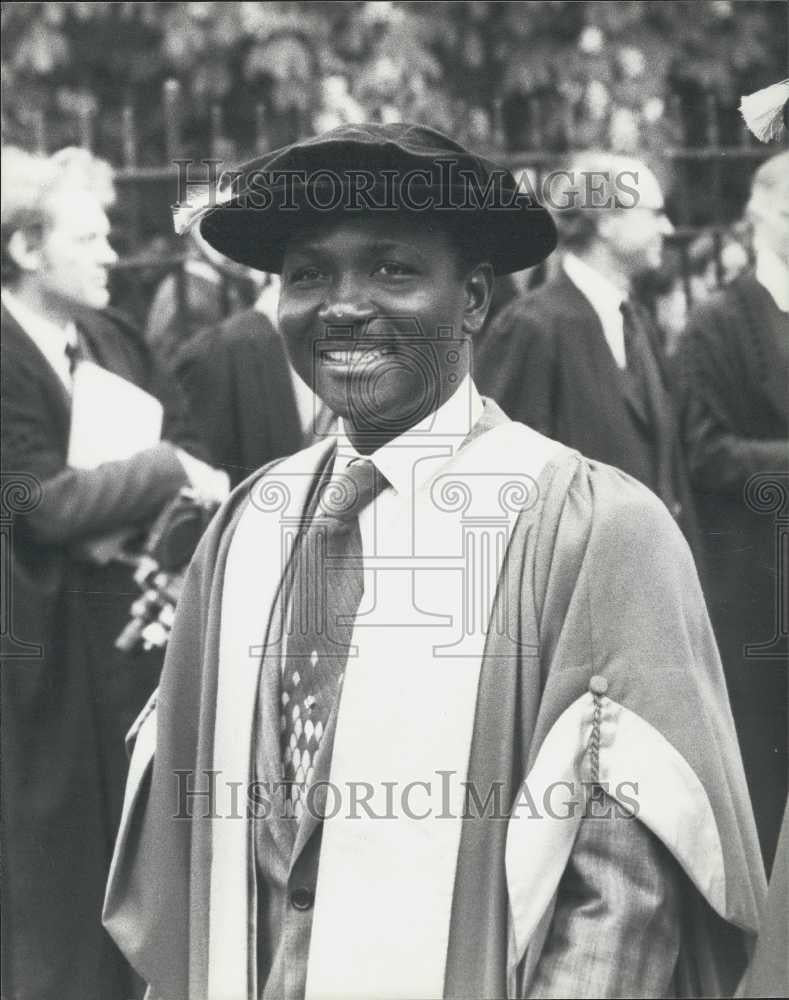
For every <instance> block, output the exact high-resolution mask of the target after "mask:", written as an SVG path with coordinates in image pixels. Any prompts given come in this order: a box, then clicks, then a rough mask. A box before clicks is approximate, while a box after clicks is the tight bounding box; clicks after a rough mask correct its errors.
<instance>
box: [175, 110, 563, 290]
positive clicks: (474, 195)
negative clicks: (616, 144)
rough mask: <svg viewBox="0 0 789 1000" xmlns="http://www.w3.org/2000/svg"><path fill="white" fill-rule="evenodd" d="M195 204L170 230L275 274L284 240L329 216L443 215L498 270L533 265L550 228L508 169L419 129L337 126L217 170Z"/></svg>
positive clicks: (180, 210)
mask: <svg viewBox="0 0 789 1000" xmlns="http://www.w3.org/2000/svg"><path fill="white" fill-rule="evenodd" d="M224 182H225V186H224V189H222V190H219V191H209V194H208V198H207V199H204V201H203V203H202V204H200V205H194V206H189V205H183V206H180V207H177V208H176V228H177V230H178V231H179V232H185V231H187V230H188V229H190V228H191V227H192V226H194V225H199V226H200V232H201V234H202V236H203V237H204V238H205V239H206V240H207V241H208V243H210V244H211V246H213V247H214V248H215V249H216V250H218V251H219V252H220V253H223V254H224V255H225V256H227V257H230V258H231V259H232V260H235V261H238V262H239V263H241V264H246V265H248V266H250V267H254V268H258V269H260V270H262V271H272V272H275V273H276V272H279V271H281V270H282V260H283V256H284V253H285V247H286V244H287V241H288V239H289V237H290V236H291V235H292V233H293V232H294V230H295V229H296V228H297V227H300V226H302V225H303V224H304V223H305V222H306V223H312V222H314V221H316V220H319V219H320V218H321V217H329V216H332V217H333V216H336V215H337V214H338V213H342V214H347V215H351V216H353V215H354V214H356V215H359V216H361V215H367V214H370V213H382V214H385V213H390V214H391V213H393V212H408V213H413V214H415V215H420V214H421V215H422V216H423V217H424V218H425V220H426V224H428V225H437V224H438V225H440V224H441V222H442V221H443V222H444V223H445V224H446V225H447V226H448V227H449V228H450V230H451V232H452V233H454V234H455V235H456V236H457V238H458V239H459V240H460V241H461V242H462V243H463V244H464V246H465V248H466V249H467V250H469V249H470V250H472V252H473V253H474V254H478V255H479V259H480V260H489V261H490V263H491V264H492V266H493V269H494V271H495V272H496V273H497V274H509V273H510V272H512V271H520V270H522V269H523V268H527V267H533V266H534V265H535V264H539V263H540V261H542V260H545V258H546V257H547V256H548V255H549V254H550V253H551V252H552V251H553V250H554V248H555V247H556V227H555V226H554V223H553V219H552V218H551V216H550V214H549V213H548V211H547V210H546V209H545V208H543V206H542V205H539V204H538V203H537V202H536V200H535V199H534V196H533V194H530V193H527V192H525V191H523V190H521V189H519V187H518V183H517V181H516V180H515V178H514V177H513V175H512V173H511V172H510V171H509V170H508V169H506V168H505V167H501V166H498V165H496V164H494V163H493V162H491V161H490V160H487V159H485V158H484V157H481V156H478V155H476V154H475V153H471V152H469V150H467V149H464V148H463V146H461V145H460V144H459V143H457V142H454V141H453V140H452V139H449V138H448V137H447V136H445V135H443V134H442V133H441V132H437V131H436V130H435V129H432V128H427V127H426V126H424V125H410V124H407V123H405V122H397V123H392V124H388V125H381V124H373V123H367V124H360V125H343V126H340V127H339V128H336V129H332V130H331V131H330V132H324V133H323V134H322V135H318V136H314V137H312V138H309V139H304V140H301V141H299V142H295V143H293V144H292V145H290V146H285V147H283V148H282V149H277V150H274V151H273V152H271V153H267V154H266V155H265V156H260V157H257V158H256V159H254V160H251V161H249V162H248V163H245V164H243V165H242V166H240V167H239V168H238V169H237V170H236V171H232V172H226V174H225V175H224Z"/></svg>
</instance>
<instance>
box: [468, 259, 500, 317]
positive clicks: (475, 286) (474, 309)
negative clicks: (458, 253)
mask: <svg viewBox="0 0 789 1000" xmlns="http://www.w3.org/2000/svg"><path fill="white" fill-rule="evenodd" d="M493 281H494V277H493V268H492V267H491V266H490V264H487V263H485V264H477V266H476V267H474V268H472V270H470V271H469V272H468V274H467V275H466V277H465V279H464V282H463V290H464V295H465V304H464V307H463V329H464V330H465V332H466V333H470V334H475V333H479V331H480V330H481V329H482V327H483V326H484V324H485V320H486V318H487V315H488V310H489V309H490V302H491V299H492V298H493Z"/></svg>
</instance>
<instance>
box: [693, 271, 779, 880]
mask: <svg viewBox="0 0 789 1000" xmlns="http://www.w3.org/2000/svg"><path fill="white" fill-rule="evenodd" d="M677 362H678V368H679V373H680V378H681V381H682V383H683V386H684V420H683V422H684V437H685V444H686V448H687V452H688V457H689V461H690V468H691V474H692V477H693V485H694V488H695V495H696V500H697V509H698V513H699V521H700V526H701V531H702V538H703V543H704V547H705V550H706V564H707V569H708V577H707V580H706V597H707V603H708V605H709V609H710V615H711V618H712V621H713V625H714V628H715V633H716V637H717V640H718V645H719V647H720V651H721V657H722V659H723V666H724V670H725V672H726V681H727V684H728V687H729V696H730V698H731V703H732V711H733V713H734V719H735V723H736V725H737V731H738V736H739V739H740V745H741V749H742V754H743V761H744V764H745V770H746V774H747V777H748V784H749V788H750V793H751V798H752V800H753V806H754V811H755V813H756V821H757V826H758V829H759V837H760V840H761V845H762V852H763V854H764V857H765V863H766V865H767V867H768V870H769V868H770V866H771V864H772V859H773V855H774V853H775V844H776V840H777V837H778V830H779V827H780V824H781V816H782V814H783V810H784V803H785V801H786V794H787V733H786V731H787V656H788V654H787V636H786V634H785V629H786V624H787V622H786V608H784V609H783V623H782V622H781V621H780V618H781V614H780V613H779V608H778V607H777V601H778V597H779V588H778V583H779V578H782V582H783V600H784V602H785V601H786V599H787V597H789V581H787V579H786V574H787V569H788V568H789V567H788V566H787V555H789V553H786V552H784V557H783V559H782V558H781V556H780V554H779V526H778V520H777V519H778V517H779V516H781V517H783V518H784V522H786V518H787V517H789V391H787V387H788V386H789V314H787V313H785V312H782V311H781V310H780V309H779V308H778V306H777V305H776V303H775V300H774V299H773V297H772V295H770V293H769V292H768V291H767V290H766V289H765V288H763V287H762V286H761V285H760V284H759V283H758V282H757V281H756V279H755V278H754V277H753V275H750V274H748V275H743V276H741V277H739V278H737V279H736V280H735V281H734V282H732V283H731V284H730V285H729V286H728V287H727V288H726V289H725V290H723V291H722V292H720V293H719V294H717V295H716V296H714V297H713V298H712V299H711V300H710V301H709V302H707V303H705V304H704V305H703V306H701V307H700V308H699V309H698V310H697V311H696V312H695V314H694V315H693V316H692V317H691V321H690V324H689V328H688V332H687V334H686V336H685V339H684V343H683V345H682V348H681V351H680V354H679V356H678V358H677ZM754 477H759V478H758V479H757V478H754ZM749 481H750V483H751V487H750V489H748V486H747V484H748V483H749ZM770 484H773V485H770ZM786 527H787V525H786V523H784V532H785V530H786ZM783 545H784V546H785V545H786V535H785V533H784V539H783ZM782 630H783V632H784V634H783V635H782V634H781V632H782ZM746 646H760V647H761V649H759V650H753V649H752V650H750V652H748V651H747V650H746Z"/></svg>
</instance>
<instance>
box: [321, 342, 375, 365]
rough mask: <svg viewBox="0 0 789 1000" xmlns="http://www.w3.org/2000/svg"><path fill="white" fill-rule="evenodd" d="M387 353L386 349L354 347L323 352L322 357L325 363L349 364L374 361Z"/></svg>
mask: <svg viewBox="0 0 789 1000" xmlns="http://www.w3.org/2000/svg"><path fill="white" fill-rule="evenodd" d="M388 353H389V348H387V347H369V346H368V347H354V348H351V349H349V350H342V351H324V352H323V356H324V358H326V360H327V361H334V362H337V363H338V364H349V363H350V362H352V361H375V360H377V359H378V358H382V357H384V355H385V354H388Z"/></svg>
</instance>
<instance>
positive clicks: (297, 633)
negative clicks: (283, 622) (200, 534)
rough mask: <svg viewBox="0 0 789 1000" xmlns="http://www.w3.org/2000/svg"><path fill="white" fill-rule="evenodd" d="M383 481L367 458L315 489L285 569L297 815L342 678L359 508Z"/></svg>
mask: <svg viewBox="0 0 789 1000" xmlns="http://www.w3.org/2000/svg"><path fill="white" fill-rule="evenodd" d="M388 485H389V484H388V482H387V481H386V479H385V478H384V477H383V476H382V475H381V473H380V472H379V471H378V470H377V469H376V467H375V465H374V464H373V462H372V461H370V460H369V459H357V460H355V461H353V462H352V463H351V464H350V465H349V466H348V467H347V469H346V470H345V472H343V473H339V474H333V475H332V476H331V478H330V479H329V480H328V481H327V482H326V484H325V486H324V487H323V489H322V492H321V496H320V497H319V500H318V506H317V509H316V511H315V514H314V516H313V518H312V520H311V522H310V524H309V526H308V527H307V529H306V530H305V532H304V535H303V537H302V539H301V542H300V544H299V548H298V552H297V554H296V558H295V559H294V560H293V563H292V568H291V570H290V571H289V574H288V576H289V579H288V580H287V581H286V586H287V584H288V583H289V584H290V595H291V597H290V616H289V632H288V637H287V642H286V650H285V667H284V670H283V674H282V685H281V694H280V730H281V749H282V765H283V779H284V780H285V781H286V782H289V783H290V784H289V793H290V794H289V797H288V800H287V801H288V803H289V808H290V809H291V810H292V811H293V815H295V816H296V817H297V818H298V817H300V816H301V814H302V812H303V810H304V797H305V794H306V790H307V787H308V786H309V783H310V780H311V778H312V772H313V768H314V764H315V756H316V754H317V752H318V749H319V747H320V744H321V740H322V739H323V734H324V732H325V730H326V724H327V722H328V720H329V715H330V714H331V710H332V707H333V705H334V702H335V701H336V699H337V697H338V695H339V690H340V684H341V681H342V676H343V672H344V670H345V664H346V662H347V660H348V652H349V648H350V643H351V635H352V632H353V623H354V620H355V618H356V613H357V611H358V609H359V604H360V603H361V599H362V595H363V593H364V573H363V562H362V539H361V534H360V531H359V514H360V513H361V512H362V511H363V510H364V509H365V507H367V505H368V504H370V503H372V501H373V500H374V499H375V497H376V496H378V494H379V493H380V492H381V491H382V490H383V489H385V488H386V487H387V486H388Z"/></svg>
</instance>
